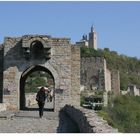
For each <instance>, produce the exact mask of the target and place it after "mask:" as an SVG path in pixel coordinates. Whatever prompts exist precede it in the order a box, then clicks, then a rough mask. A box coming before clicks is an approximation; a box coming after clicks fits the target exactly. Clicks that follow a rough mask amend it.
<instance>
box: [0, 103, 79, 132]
mask: <svg viewBox="0 0 140 140" xmlns="http://www.w3.org/2000/svg"><path fill="white" fill-rule="evenodd" d="M38 114H39V113H38V110H37V105H36V106H34V107H32V108H30V109H27V110H25V111H18V112H10V111H6V112H1V113H0V133H74V132H78V129H77V127H76V125H75V124H74V122H72V120H70V118H69V117H68V116H67V115H66V114H65V113H64V112H53V111H49V110H47V109H45V111H44V116H43V118H39V115H38Z"/></svg>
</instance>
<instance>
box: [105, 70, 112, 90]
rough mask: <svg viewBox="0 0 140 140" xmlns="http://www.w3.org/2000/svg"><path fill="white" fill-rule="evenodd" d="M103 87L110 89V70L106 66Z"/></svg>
mask: <svg viewBox="0 0 140 140" xmlns="http://www.w3.org/2000/svg"><path fill="white" fill-rule="evenodd" d="M105 86H106V87H105V89H106V91H107V92H108V91H111V72H110V70H108V69H107V68H106V69H105Z"/></svg>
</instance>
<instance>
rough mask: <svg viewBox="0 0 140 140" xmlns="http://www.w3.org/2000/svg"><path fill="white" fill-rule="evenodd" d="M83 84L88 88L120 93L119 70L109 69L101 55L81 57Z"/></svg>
mask: <svg viewBox="0 0 140 140" xmlns="http://www.w3.org/2000/svg"><path fill="white" fill-rule="evenodd" d="M81 85H83V86H85V88H87V89H88V90H95V89H98V90H104V91H106V92H108V91H113V92H114V93H116V94H119V93H120V77H119V72H118V71H117V70H116V71H110V70H109V69H107V66H106V60H105V59H104V58H101V57H89V58H88V57H87V58H81Z"/></svg>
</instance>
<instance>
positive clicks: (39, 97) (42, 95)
mask: <svg viewBox="0 0 140 140" xmlns="http://www.w3.org/2000/svg"><path fill="white" fill-rule="evenodd" d="M46 97H47V96H46V93H45V88H44V87H41V89H40V90H39V91H38V92H37V95H36V101H37V102H38V106H39V116H40V118H42V116H43V110H44V105H45V100H46Z"/></svg>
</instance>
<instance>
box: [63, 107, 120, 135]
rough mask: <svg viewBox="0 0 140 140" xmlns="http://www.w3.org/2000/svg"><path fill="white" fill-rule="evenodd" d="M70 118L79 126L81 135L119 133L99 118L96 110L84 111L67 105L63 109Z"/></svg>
mask: <svg viewBox="0 0 140 140" xmlns="http://www.w3.org/2000/svg"><path fill="white" fill-rule="evenodd" d="M63 111H65V112H66V113H67V114H68V116H69V117H70V118H71V119H72V120H73V121H74V122H75V123H76V124H77V125H78V128H79V131H80V132H81V133H117V132H118V130H117V129H115V128H112V127H111V126H109V125H108V123H107V122H106V121H105V120H103V119H102V118H101V117H99V116H98V115H97V114H96V113H95V111H94V110H88V109H84V108H82V107H80V106H75V107H74V106H70V105H66V106H65V107H64V108H63Z"/></svg>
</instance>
